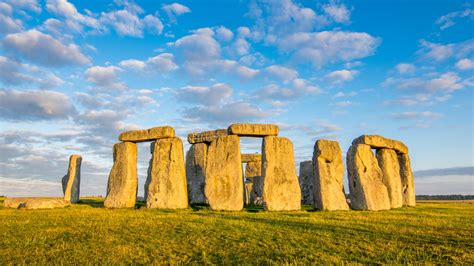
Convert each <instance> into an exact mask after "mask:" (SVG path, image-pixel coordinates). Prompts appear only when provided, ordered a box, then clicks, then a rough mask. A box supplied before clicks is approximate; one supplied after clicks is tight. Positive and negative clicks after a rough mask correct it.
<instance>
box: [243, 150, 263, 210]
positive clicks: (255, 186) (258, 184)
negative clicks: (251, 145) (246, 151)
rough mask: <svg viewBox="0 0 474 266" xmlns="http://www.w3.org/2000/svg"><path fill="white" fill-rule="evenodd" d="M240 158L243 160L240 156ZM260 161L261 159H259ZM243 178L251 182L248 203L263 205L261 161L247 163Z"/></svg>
mask: <svg viewBox="0 0 474 266" xmlns="http://www.w3.org/2000/svg"><path fill="white" fill-rule="evenodd" d="M242 158H244V157H243V156H242ZM259 159H261V157H259ZM245 178H247V179H248V180H250V181H252V189H251V190H250V196H249V197H250V199H249V200H250V203H253V204H256V205H262V204H263V198H262V191H263V182H262V162H261V160H257V161H249V162H247V165H246V166H245Z"/></svg>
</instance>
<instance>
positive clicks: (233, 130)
mask: <svg viewBox="0 0 474 266" xmlns="http://www.w3.org/2000/svg"><path fill="white" fill-rule="evenodd" d="M227 130H228V134H229V135H238V136H242V137H265V136H278V126H277V125H271V124H232V125H230V126H229V128H228V129H227Z"/></svg>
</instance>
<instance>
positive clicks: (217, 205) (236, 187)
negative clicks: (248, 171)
mask: <svg viewBox="0 0 474 266" xmlns="http://www.w3.org/2000/svg"><path fill="white" fill-rule="evenodd" d="M205 171H206V174H205V178H206V184H205V186H204V193H205V195H206V198H207V201H208V202H209V205H210V206H211V209H213V210H226V211H240V210H242V208H243V205H244V182H243V178H242V162H241V158H240V140H239V137H238V136H222V137H218V138H217V139H216V140H214V141H212V142H211V144H210V145H209V148H208V150H207V163H206V169H205Z"/></svg>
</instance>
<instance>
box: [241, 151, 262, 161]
mask: <svg viewBox="0 0 474 266" xmlns="http://www.w3.org/2000/svg"><path fill="white" fill-rule="evenodd" d="M241 156H242V163H248V162H261V161H262V155H260V154H258V153H247V154H242V155H241Z"/></svg>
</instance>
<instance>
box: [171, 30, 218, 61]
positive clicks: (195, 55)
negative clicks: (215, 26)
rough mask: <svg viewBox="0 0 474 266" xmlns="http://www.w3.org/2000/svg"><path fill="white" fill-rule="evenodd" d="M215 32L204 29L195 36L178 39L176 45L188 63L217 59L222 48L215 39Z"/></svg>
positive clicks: (196, 32)
mask: <svg viewBox="0 0 474 266" xmlns="http://www.w3.org/2000/svg"><path fill="white" fill-rule="evenodd" d="M213 36H214V31H213V30H212V29H210V28H202V29H198V30H196V31H194V33H193V34H191V35H187V36H184V37H182V38H180V39H178V40H177V41H176V42H175V43H174V45H175V46H176V48H177V49H178V50H179V51H180V52H181V54H182V55H183V56H184V58H185V60H188V61H202V60H208V59H215V58H218V57H219V56H220V53H221V47H220V45H219V43H218V42H217V41H216V40H215V39H214V37H213Z"/></svg>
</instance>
